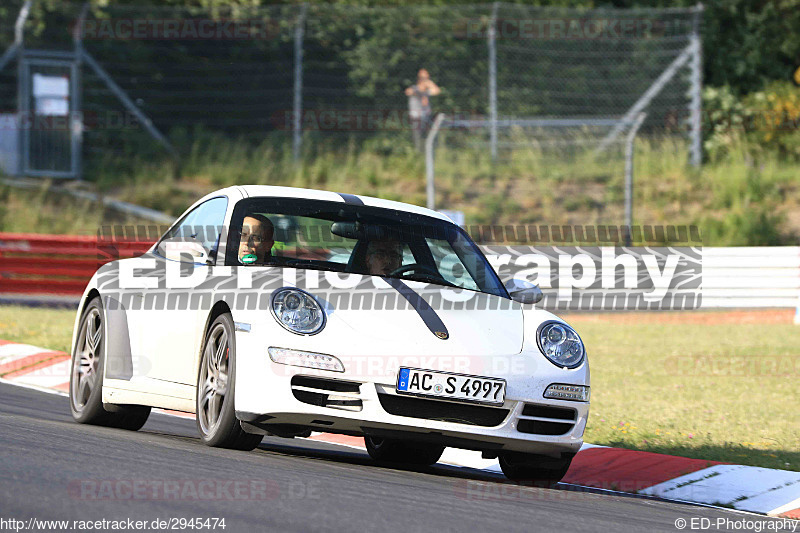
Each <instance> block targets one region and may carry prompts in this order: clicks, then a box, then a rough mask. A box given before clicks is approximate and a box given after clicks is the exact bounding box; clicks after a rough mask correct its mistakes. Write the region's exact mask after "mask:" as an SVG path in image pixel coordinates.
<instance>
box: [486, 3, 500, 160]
mask: <svg viewBox="0 0 800 533" xmlns="http://www.w3.org/2000/svg"><path fill="white" fill-rule="evenodd" d="M497 7H498V2H495V3H493V4H492V18H491V19H490V20H489V31H488V32H487V33H486V35H487V39H488V40H489V119H490V120H491V125H490V127H489V137H490V144H491V147H492V162H493V163H494V161H495V160H497V46H496V42H495V41H496V31H497V30H496V28H497Z"/></svg>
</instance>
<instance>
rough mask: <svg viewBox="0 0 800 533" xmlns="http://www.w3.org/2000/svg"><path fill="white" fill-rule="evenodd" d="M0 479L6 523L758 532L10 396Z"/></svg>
mask: <svg viewBox="0 0 800 533" xmlns="http://www.w3.org/2000/svg"><path fill="white" fill-rule="evenodd" d="M0 479H2V484H0V518H3V519H9V518H14V519H17V520H29V519H30V518H36V519H42V520H70V521H73V520H84V521H85V520H104V519H105V520H109V521H110V520H127V519H132V520H141V521H145V520H146V521H152V520H154V519H163V520H170V519H191V518H195V517H200V518H224V519H225V529H224V530H222V529H221V528H220V527H217V529H216V530H219V531H234V532H238V531H281V532H290V531H298V532H307V531H356V532H371V531H404V532H406V531H426V532H431V531H433V532H438V531H456V532H479V531H525V532H530V531H543V530H549V531H598V532H603V533H606V532H609V531H611V532H620V531H635V532H642V531H646V532H653V531H671V532H673V533H674V532H675V531H676V530H677V529H676V527H675V521H676V520H677V519H679V518H684V519H687V520H690V519H691V518H697V519H699V518H709V519H711V521H712V522H715V521H716V520H717V518H729V519H731V520H741V519H743V518H747V519H756V520H762V519H763V518H762V517H756V516H754V515H743V514H740V513H735V512H732V511H726V510H718V509H710V508H705V507H700V506H694V505H689V504H680V503H672V502H665V501H658V500H651V499H644V498H639V497H635V496H630V495H617V494H609V493H599V492H578V491H575V490H567V487H564V488H558V489H552V490H550V489H539V488H534V487H520V486H518V485H514V484H511V483H508V482H507V481H505V479H504V478H502V477H501V476H497V475H493V474H487V473H485V472H482V471H478V470H471V469H464V468H457V467H450V466H441V465H439V466H436V467H432V468H425V469H417V470H406V469H399V468H388V467H381V466H377V465H376V464H374V463H373V462H372V461H371V460H370V458H369V456H367V454H366V453H365V452H362V451H360V450H356V449H351V448H345V447H342V446H336V445H331V444H326V443H318V442H313V441H309V440H300V439H294V440H287V439H279V438H265V439H264V442H263V443H262V444H261V446H260V448H259V449H257V450H256V451H253V452H238V451H229V450H219V449H212V448H208V447H206V446H203V445H202V444H201V443H200V441H199V439H198V437H197V433H196V430H195V425H194V422H193V421H191V420H185V419H180V418H175V417H169V416H166V415H161V414H152V415H151V417H150V419H149V420H148V422H147V424H146V425H145V427H144V428H143V429H142V430H141V431H139V432H136V433H133V432H127V431H122V430H116V429H109V428H100V427H92V426H82V425H78V424H76V423H74V422H73V421H72V418H71V416H70V414H69V404H68V400H67V398H66V397H63V396H58V395H55V394H47V393H45V392H40V391H37V390H30V389H23V388H20V387H16V386H13V385H9V384H6V383H0ZM237 480H238V485H235V482H236V481H237ZM559 487H561V486H559ZM237 490H238V492H237ZM218 524H219V523H218ZM210 529H211V528H208V529H204V530H210ZM687 529H688V528H687ZM711 529H712V530H713V531H727V529H725V528H723V529H717V528H715V527H713V526H712V528H711Z"/></svg>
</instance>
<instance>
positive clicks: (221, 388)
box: [196, 313, 263, 451]
mask: <svg viewBox="0 0 800 533" xmlns="http://www.w3.org/2000/svg"><path fill="white" fill-rule="evenodd" d="M234 340H235V339H234V328H233V319H232V318H231V315H229V314H227V313H226V314H223V315H220V316H218V317H217V318H216V319H215V320H214V322H212V323H211V326H210V327H209V328H208V334H207V335H206V340H205V343H204V345H203V355H202V357H201V358H200V369H199V371H198V374H197V406H196V407H197V429H198V430H199V431H200V439H201V440H202V441H203V443H205V444H206V445H208V446H213V447H215V448H231V449H234V450H246V451H249V450H253V449H255V448H256V446H258V445H259V443H260V442H261V440H262V438H263V435H253V434H251V433H246V432H245V431H244V430H243V429H242V425H241V424H240V423H239V420H237V419H236V412H235V409H234V405H233V401H234V400H233V399H234V391H235V386H236V384H235V380H234V376H235V375H236V345H235V342H234Z"/></svg>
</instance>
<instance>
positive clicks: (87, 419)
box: [69, 297, 150, 431]
mask: <svg viewBox="0 0 800 533" xmlns="http://www.w3.org/2000/svg"><path fill="white" fill-rule="evenodd" d="M104 353H105V322H104V320H103V304H102V302H101V300H100V297H96V298H94V299H92V300H91V301H90V302H89V304H88V305H87V306H86V309H85V310H84V312H83V316H82V317H81V321H80V328H79V330H78V338H77V339H76V342H75V346H74V348H73V350H72V363H71V369H70V379H69V406H70V411H71V412H72V417H73V418H74V419H75V421H76V422H78V423H81V424H94V425H98V426H109V427H115V428H120V429H128V430H131V431H136V430H138V429H140V428H141V427H142V426H143V425H144V424H145V422H147V417H148V416H150V408H149V407H145V406H141V405H113V406H107V408H106V407H104V406H103V368H104V366H105V357H104Z"/></svg>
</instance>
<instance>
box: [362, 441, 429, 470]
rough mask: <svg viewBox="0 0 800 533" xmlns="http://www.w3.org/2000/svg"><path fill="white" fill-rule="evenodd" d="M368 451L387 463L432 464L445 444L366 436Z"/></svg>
mask: <svg viewBox="0 0 800 533" xmlns="http://www.w3.org/2000/svg"><path fill="white" fill-rule="evenodd" d="M364 443H365V444H366V445H367V453H369V455H370V457H372V458H373V459H375V460H376V461H380V462H385V463H405V464H411V465H424V466H427V465H432V464H434V463H436V461H438V460H439V458H440V457H441V456H442V453H444V446H439V445H436V444H428V443H422V442H412V441H407V440H400V439H387V438H383V437H370V436H369V435H368V436H366V437H364Z"/></svg>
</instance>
